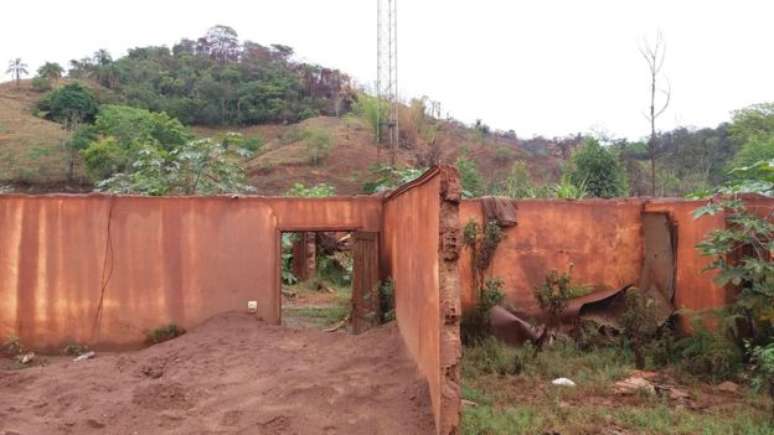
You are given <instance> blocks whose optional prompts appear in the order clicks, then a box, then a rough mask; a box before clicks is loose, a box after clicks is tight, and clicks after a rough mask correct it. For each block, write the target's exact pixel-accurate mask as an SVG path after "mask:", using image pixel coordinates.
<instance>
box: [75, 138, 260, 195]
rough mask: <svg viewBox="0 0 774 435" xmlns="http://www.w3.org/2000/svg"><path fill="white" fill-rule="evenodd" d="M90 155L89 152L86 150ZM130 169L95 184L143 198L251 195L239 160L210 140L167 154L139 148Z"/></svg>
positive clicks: (127, 168)
mask: <svg viewBox="0 0 774 435" xmlns="http://www.w3.org/2000/svg"><path fill="white" fill-rule="evenodd" d="M86 152H87V153H88V152H89V149H87V150H86ZM135 155H136V159H135V160H134V162H133V163H132V165H131V166H126V167H125V169H126V170H125V171H124V172H119V173H115V174H113V175H112V176H110V177H109V178H107V179H105V180H102V181H101V182H99V183H98V184H97V187H98V188H99V189H101V190H106V191H110V192H115V193H140V194H145V195H152V196H160V195H213V194H218V193H237V192H250V191H252V190H253V188H252V187H251V186H249V185H247V184H246V182H245V180H246V176H245V172H244V169H243V168H242V166H241V164H240V158H243V157H245V155H246V154H244V153H241V152H239V151H235V152H231V151H229V150H226V148H224V147H223V145H221V144H219V143H215V142H213V141H211V140H209V139H203V140H194V141H189V142H186V143H184V144H182V145H178V146H177V147H175V148H174V149H172V151H170V152H169V153H165V152H163V150H160V149H159V148H156V147H153V146H147V145H146V146H142V147H141V148H140V149H139V150H138V151H137V153H136V154H135Z"/></svg>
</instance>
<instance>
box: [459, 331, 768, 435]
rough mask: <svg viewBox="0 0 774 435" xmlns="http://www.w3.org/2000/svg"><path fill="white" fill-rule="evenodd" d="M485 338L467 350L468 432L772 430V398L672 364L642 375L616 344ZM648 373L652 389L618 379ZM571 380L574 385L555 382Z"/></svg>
mask: <svg viewBox="0 0 774 435" xmlns="http://www.w3.org/2000/svg"><path fill="white" fill-rule="evenodd" d="M533 355H534V353H533V349H532V348H521V349H512V348H511V349H508V348H506V347H505V346H502V345H500V346H495V345H492V343H488V344H487V345H485V346H479V347H466V348H465V350H464V354H463V398H464V399H465V402H463V403H464V411H463V418H462V429H463V430H462V432H463V434H476V435H479V434H497V435H499V434H541V433H543V434H562V435H568V434H607V435H630V434H718V435H721V434H722V435H725V434H746V435H752V434H760V435H764V434H766V435H770V434H774V420H772V418H774V416H772V415H771V411H770V409H771V406H772V404H771V401H770V400H769V399H768V398H767V397H766V396H765V395H764V394H762V393H761V394H757V393H753V392H751V391H749V390H748V389H746V388H745V387H744V386H743V385H737V387H738V389H737V390H736V391H731V390H727V389H725V388H724V387H721V386H719V385H714V384H711V383H708V382H703V381H701V380H698V379H695V378H691V377H689V376H687V375H686V374H685V373H682V372H680V371H677V370H675V369H665V370H658V371H655V372H637V371H635V370H634V367H633V365H632V363H631V356H629V355H626V354H625V353H622V352H621V351H620V350H619V349H611V348H606V349H597V350H594V351H591V352H582V351H578V350H577V349H576V348H575V346H574V345H558V346H556V347H552V348H548V349H547V350H544V351H543V352H541V353H539V354H538V355H537V356H533ZM632 375H634V376H645V377H647V378H648V379H649V382H652V383H653V384H654V385H657V386H658V388H657V389H656V392H655V393H651V392H646V391H645V390H638V389H635V390H633V391H626V392H622V391H618V390H617V389H616V386H615V384H616V383H617V382H619V381H621V380H624V379H626V378H629V377H630V376H632ZM559 377H567V378H569V379H571V380H573V381H574V382H575V383H576V384H577V386H576V387H563V386H555V385H552V384H551V381H552V380H553V379H556V378H559Z"/></svg>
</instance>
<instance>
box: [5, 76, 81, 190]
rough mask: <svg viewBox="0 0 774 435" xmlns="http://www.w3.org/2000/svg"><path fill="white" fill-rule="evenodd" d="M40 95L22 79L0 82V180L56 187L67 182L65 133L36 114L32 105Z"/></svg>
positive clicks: (59, 127)
mask: <svg viewBox="0 0 774 435" xmlns="http://www.w3.org/2000/svg"><path fill="white" fill-rule="evenodd" d="M40 97H41V94H39V93H37V92H35V91H33V90H32V88H31V87H30V84H29V81H23V82H22V85H21V86H20V87H16V85H15V84H13V83H1V84H0V183H15V184H36V185H43V186H58V185H62V184H65V183H66V182H67V169H68V168H67V162H68V160H67V152H66V151H65V149H64V148H63V147H62V143H63V142H64V141H65V140H66V138H67V137H68V133H67V132H66V131H65V130H64V129H63V128H62V127H61V126H60V125H59V124H56V123H53V122H49V121H46V120H43V119H40V118H37V117H35V116H34V115H33V114H32V108H33V106H34V104H35V102H36V101H37V100H38V99H39V98H40Z"/></svg>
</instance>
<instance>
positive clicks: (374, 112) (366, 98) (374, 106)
mask: <svg viewBox="0 0 774 435" xmlns="http://www.w3.org/2000/svg"><path fill="white" fill-rule="evenodd" d="M352 112H353V113H354V114H355V115H357V116H359V117H360V118H362V119H363V120H364V121H365V122H366V124H368V126H369V127H370V128H371V133H372V134H373V138H374V143H375V144H379V143H381V141H382V124H383V123H385V122H386V120H387V115H388V112H389V107H388V106H387V104H385V102H384V101H380V100H379V99H378V98H376V97H373V96H371V95H368V94H366V93H360V94H358V95H357V101H355V104H354V105H353V106H352Z"/></svg>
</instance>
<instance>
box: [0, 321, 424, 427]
mask: <svg viewBox="0 0 774 435" xmlns="http://www.w3.org/2000/svg"><path fill="white" fill-rule="evenodd" d="M425 385H426V383H425V381H423V380H422V378H421V377H420V375H419V374H418V373H417V371H416V368H415V365H414V363H413V362H412V361H411V360H410V357H409V356H408V355H407V353H406V352H405V350H404V349H403V344H402V341H401V338H400V336H399V333H398V331H397V328H396V326H395V325H394V324H393V325H388V326H385V327H382V328H378V329H375V330H371V331H369V332H367V333H365V334H362V335H359V336H352V335H348V334H346V333H343V332H337V333H326V332H322V331H319V330H314V329H290V328H285V327H279V326H271V325H266V324H264V323H261V322H256V321H255V320H254V319H253V318H252V317H251V316H249V315H246V314H237V313H230V314H225V315H222V316H218V317H215V318H213V319H211V320H210V321H208V322H206V323H205V324H204V325H202V326H201V327H199V328H196V329H195V330H193V331H190V332H189V333H187V334H185V335H183V336H182V337H179V338H177V339H174V340H172V341H168V342H165V343H162V344H159V345H156V346H153V347H150V348H147V349H144V350H140V351H136V352H127V353H122V354H98V355H97V357H96V358H95V359H92V360H88V361H85V362H79V363H74V362H71V361H70V359H69V358H68V359H63V358H49V362H48V364H47V365H45V366H41V367H33V368H29V369H23V370H9V369H0V433H18V434H89V433H110V434H150V433H176V434H232V433H244V434H329V433H345V434H359V433H362V434H427V433H432V432H433V430H434V429H433V418H432V414H431V410H430V402H429V401H430V399H429V393H428V392H427V389H426V386H425Z"/></svg>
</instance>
